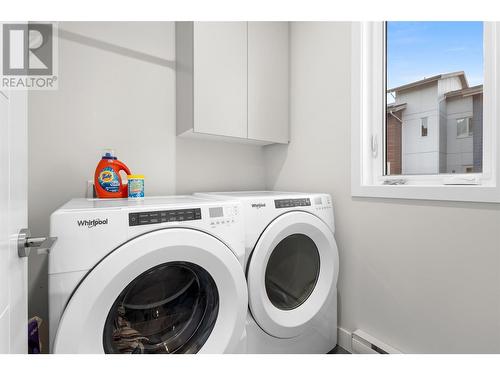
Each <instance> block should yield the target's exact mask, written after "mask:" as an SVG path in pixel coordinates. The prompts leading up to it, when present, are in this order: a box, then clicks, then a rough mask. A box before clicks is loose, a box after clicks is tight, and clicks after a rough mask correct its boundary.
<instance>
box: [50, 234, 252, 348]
mask: <svg viewBox="0 0 500 375" xmlns="http://www.w3.org/2000/svg"><path fill="white" fill-rule="evenodd" d="M247 308H248V296H247V287H246V281H245V276H244V273H243V270H242V267H241V264H240V263H239V262H238V260H237V258H236V257H235V256H234V254H233V253H232V251H231V250H230V249H229V248H228V247H227V246H226V245H225V244H224V243H222V242H221V241H219V240H218V239H216V238H215V237H213V236H210V235H209V234H206V233H204V232H200V231H197V230H193V229H185V228H170V229H163V230H158V231H155V232H150V233H147V234H144V235H141V236H139V237H137V238H135V239H133V240H131V241H129V242H127V243H125V244H124V245H122V246H120V247H118V248H117V249H116V250H114V251H113V252H111V253H110V254H109V255H108V256H106V257H105V258H104V259H103V260H102V261H101V262H100V263H99V264H97V266H96V267H95V268H94V269H92V270H91V271H90V272H89V273H88V274H87V276H86V277H85V278H84V279H83V280H82V282H81V283H80V285H79V286H78V288H77V289H76V291H75V292H74V294H73V295H72V297H71V298H70V300H69V302H68V304H67V306H66V309H65V310H64V313H63V316H62V318H61V321H60V324H59V327H58V330H57V334H56V338H55V342H54V352H55V353H117V354H118V353H137V354H142V353H144V354H146V353H151V354H153V353H157V354H167V353H197V352H200V353H224V352H233V351H234V350H235V349H236V347H237V346H238V345H239V342H240V340H241V337H242V335H243V332H244V326H245V319H246V311H247Z"/></svg>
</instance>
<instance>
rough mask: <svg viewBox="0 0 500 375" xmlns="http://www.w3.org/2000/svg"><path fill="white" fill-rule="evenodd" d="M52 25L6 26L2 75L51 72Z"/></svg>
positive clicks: (38, 74)
mask: <svg viewBox="0 0 500 375" xmlns="http://www.w3.org/2000/svg"><path fill="white" fill-rule="evenodd" d="M52 34H53V31H52V24H50V23H35V24H4V25H3V75H4V76H12V75H18V76H33V75H36V76H45V75H52V70H53V69H52V68H53V53H52V52H53V51H52V50H53V41H52Z"/></svg>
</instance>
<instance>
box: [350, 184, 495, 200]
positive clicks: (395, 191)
mask: <svg viewBox="0 0 500 375" xmlns="http://www.w3.org/2000/svg"><path fill="white" fill-rule="evenodd" d="M352 196H353V197H365V198H393V199H421V200H437V201H458V202H482V203H500V192H499V189H498V188H497V187H496V186H485V185H361V186H356V187H355V186H353V187H352Z"/></svg>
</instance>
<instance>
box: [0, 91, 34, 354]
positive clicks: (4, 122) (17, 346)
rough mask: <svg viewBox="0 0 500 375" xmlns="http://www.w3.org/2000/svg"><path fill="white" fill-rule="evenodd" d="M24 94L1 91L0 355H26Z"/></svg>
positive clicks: (25, 110) (25, 112)
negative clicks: (20, 238)
mask: <svg viewBox="0 0 500 375" xmlns="http://www.w3.org/2000/svg"><path fill="white" fill-rule="evenodd" d="M27 147H28V140H27V93H26V92H25V91H13V92H5V91H0V178H1V180H2V182H1V183H0V353H26V352H27V346H28V345H27V342H28V341H27V327H28V319H27V314H28V288H27V282H28V280H27V277H28V276H27V274H28V272H27V268H28V263H27V261H28V259H27V258H19V257H18V254H17V235H18V233H19V230H20V229H21V228H25V227H26V226H27V216H28V215H27V174H28V163H27V155H28V153H27Z"/></svg>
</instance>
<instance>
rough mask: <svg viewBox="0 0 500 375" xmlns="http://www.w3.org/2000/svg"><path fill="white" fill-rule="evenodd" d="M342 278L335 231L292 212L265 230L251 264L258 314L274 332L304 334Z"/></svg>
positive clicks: (252, 291)
mask: <svg viewBox="0 0 500 375" xmlns="http://www.w3.org/2000/svg"><path fill="white" fill-rule="evenodd" d="M337 276H338V252H337V245H336V243H335V239H334V237H333V233H332V231H331V230H330V228H329V227H328V226H327V225H326V224H325V223H324V222H323V221H322V220H320V219H319V218H318V217H316V216H314V215H313V214H309V213H306V212H298V211H294V212H289V213H286V214H284V215H282V216H279V217H278V218H276V219H275V220H274V221H273V222H271V224H270V225H269V226H268V227H267V228H266V229H265V230H264V232H263V233H262V235H261V237H260V238H259V240H258V242H257V244H256V245H255V248H254V250H253V252H252V256H251V258H250V263H249V266H248V274H247V279H248V293H249V295H248V297H249V305H250V310H251V312H252V315H253V317H254V319H255V321H256V322H257V324H258V325H259V326H260V327H261V328H262V329H263V330H264V331H266V332H267V333H268V334H270V335H272V336H275V337H280V338H289V337H294V336H297V335H299V334H300V333H302V332H303V331H304V330H305V329H306V328H307V327H308V324H309V323H310V322H311V321H312V320H313V319H314V318H315V317H316V315H317V314H318V313H319V311H320V310H321V308H322V307H323V306H324V304H325V303H326V302H327V300H328V298H329V296H330V293H331V292H332V289H333V288H335V285H336V282H337Z"/></svg>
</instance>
